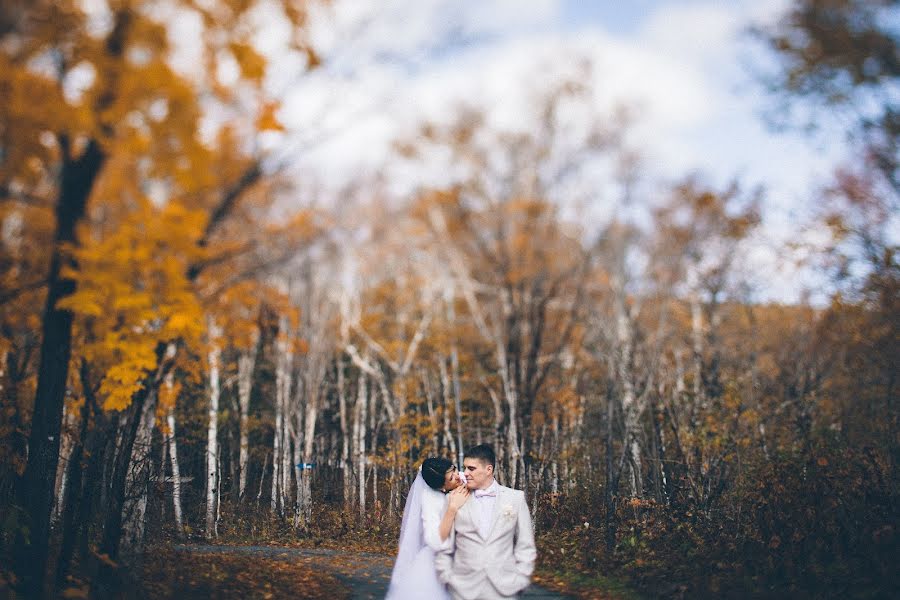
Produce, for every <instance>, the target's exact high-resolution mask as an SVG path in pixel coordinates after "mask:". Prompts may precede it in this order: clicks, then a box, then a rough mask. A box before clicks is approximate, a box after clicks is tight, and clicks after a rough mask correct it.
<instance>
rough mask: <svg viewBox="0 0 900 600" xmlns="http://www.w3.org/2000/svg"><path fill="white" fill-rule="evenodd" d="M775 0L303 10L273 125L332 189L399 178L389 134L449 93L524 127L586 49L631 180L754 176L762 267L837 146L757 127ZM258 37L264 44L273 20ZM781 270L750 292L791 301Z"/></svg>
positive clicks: (404, 2)
mask: <svg viewBox="0 0 900 600" xmlns="http://www.w3.org/2000/svg"><path fill="white" fill-rule="evenodd" d="M786 4H787V2H786V0H630V1H629V2H614V1H612V0H596V1H590V0H527V1H523V0H380V1H379V2H365V1H362V0H335V1H334V3H333V4H331V5H330V6H329V7H327V8H325V9H322V11H321V13H320V14H317V15H316V16H315V18H314V20H313V23H314V27H313V30H312V33H311V37H312V42H313V45H314V47H315V48H317V50H318V51H319V52H321V54H322V56H323V58H324V65H323V67H322V68H320V69H318V70H316V71H314V72H313V73H311V74H306V75H303V76H302V77H300V76H297V75H296V74H295V71H294V70H292V69H290V68H280V69H275V70H274V71H273V73H272V77H271V86H272V88H273V90H276V91H279V92H281V91H286V96H285V98H286V100H285V103H284V110H283V113H282V120H283V121H284V122H285V124H286V125H288V127H289V128H290V129H291V131H293V132H295V133H294V134H293V135H294V140H295V141H294V144H293V146H291V147H292V148H293V149H294V150H292V152H296V156H295V157H293V160H294V162H295V163H296V164H297V165H298V167H299V168H300V169H302V170H304V171H307V172H312V173H315V174H316V176H317V177H318V178H321V179H322V180H323V181H325V182H328V183H329V184H330V185H334V186H339V185H341V184H342V183H343V182H346V181H348V180H351V179H354V178H357V179H358V178H364V177H369V176H373V175H376V174H382V175H385V176H387V178H388V179H392V180H397V179H398V177H399V178H400V179H401V180H403V178H406V180H405V184H407V185H408V186H409V187H414V186H415V185H419V184H423V183H429V182H428V181H421V180H420V181H416V179H415V174H410V173H401V174H399V175H398V173H396V172H390V171H389V169H391V168H394V167H391V166H390V165H391V163H392V162H396V161H392V160H391V144H392V143H393V142H394V141H395V140H397V139H400V138H406V137H409V136H411V135H413V132H414V131H415V127H416V125H417V124H418V123H420V122H421V121H423V120H431V121H438V122H440V121H446V120H448V119H450V118H451V117H452V116H453V115H454V114H455V112H454V111H455V109H456V107H457V106H459V105H460V104H461V103H465V104H468V105H472V106H477V107H480V108H481V109H483V110H484V111H485V113H486V114H487V116H488V122H489V123H490V124H491V125H493V126H495V127H497V128H499V129H515V128H516V127H517V126H522V124H523V123H527V122H528V118H529V117H528V116H527V112H528V105H527V102H526V101H525V99H527V98H530V97H534V95H535V94H539V93H540V92H541V90H542V89H546V88H547V87H548V86H550V85H552V83H553V82H554V81H559V80H561V79H562V78H565V77H566V76H570V75H571V73H573V68H574V65H577V64H579V63H580V61H583V60H585V59H587V60H589V61H590V62H591V63H592V64H593V65H594V70H593V73H594V75H593V77H592V79H593V81H592V83H591V85H592V88H593V90H594V95H593V98H594V100H593V101H594V102H595V104H596V106H595V108H596V111H595V112H596V114H604V111H610V110H612V107H613V106H615V105H616V104H617V103H625V104H628V105H629V106H632V107H634V108H635V109H636V110H637V114H638V117H637V119H636V124H635V126H634V131H633V133H632V137H631V141H632V143H633V144H634V145H635V146H636V147H638V148H639V149H640V151H641V153H642V154H643V156H644V163H643V168H644V174H645V178H646V180H647V181H650V182H656V183H657V184H659V185H664V183H665V182H668V181H673V180H677V179H680V178H683V177H684V176H685V175H686V174H688V173H691V172H699V173H701V174H702V175H703V177H704V178H705V179H706V180H707V181H709V182H711V183H713V184H715V185H724V184H725V183H726V182H728V181H730V180H732V179H735V178H737V179H739V180H740V181H741V182H742V183H743V184H744V185H745V186H746V187H748V188H749V187H753V186H756V185H764V186H765V188H766V190H767V196H766V198H767V200H766V202H767V207H768V209H769V210H767V221H766V230H765V234H764V236H763V237H761V239H760V241H759V244H758V249H757V251H756V252H755V253H754V260H757V261H758V264H756V265H754V266H753V267H754V268H760V269H766V268H767V267H766V266H765V265H766V263H767V261H769V262H774V261H775V259H776V256H775V252H776V250H775V249H776V248H777V247H778V246H779V244H780V242H783V241H784V240H786V239H790V238H791V237H792V236H794V235H796V223H797V221H798V219H800V218H802V217H803V216H804V214H805V210H806V207H807V206H808V204H807V203H808V198H809V196H810V193H811V191H812V190H813V189H814V188H815V187H816V186H818V185H821V184H823V183H825V182H826V181H827V178H828V173H829V171H830V168H831V166H832V165H833V164H834V163H835V161H836V160H838V159H839V157H840V155H841V152H842V151H843V145H842V143H841V139H840V137H839V136H836V135H835V136H832V137H831V138H830V139H829V138H828V136H827V135H826V136H819V137H818V138H817V139H813V140H811V139H809V138H804V137H802V136H800V135H799V134H796V133H792V134H778V133H774V132H772V131H771V130H769V129H767V128H766V126H765V123H764V120H763V118H762V113H763V110H764V109H765V108H766V106H767V102H766V99H765V97H764V96H763V95H762V93H761V92H760V89H759V86H758V84H756V83H755V82H754V80H753V78H752V76H751V73H752V69H753V68H754V67H752V65H753V64H758V62H754V61H758V60H759V59H760V58H761V56H760V52H759V48H758V46H754V44H753V43H752V42H751V40H750V37H749V36H748V34H747V28H748V27H749V26H750V25H751V24H753V23H767V22H771V21H772V20H773V19H774V18H776V17H777V15H778V14H780V12H781V11H783V10H784V8H785V6H786ZM267 36H268V37H269V42H270V43H271V44H272V47H273V48H274V47H276V46H277V38H278V31H277V29H270V30H269V32H268V33H267ZM261 42H262V43H263V44H265V43H267V41H266V40H265V39H263V40H261ZM417 173H418V174H419V175H424V176H425V177H426V178H427V177H431V176H432V175H433V174H429V173H428V171H427V170H420V171H417ZM769 272H771V270H770V269H769ZM782 277H783V278H784V279H783V283H777V282H776V283H775V285H770V289H769V290H768V291H765V292H761V293H760V295H761V297H772V298H779V299H783V300H791V299H794V298H796V296H797V294H798V293H799V288H800V287H802V285H803V284H801V285H800V286H798V285H797V282H798V279H797V277H798V275H797V273H795V272H793V271H785V272H784V273H783V275H782ZM788 282H790V283H788ZM807 283H808V284H809V285H814V282H813V281H812V280H810V281H809V282H807Z"/></svg>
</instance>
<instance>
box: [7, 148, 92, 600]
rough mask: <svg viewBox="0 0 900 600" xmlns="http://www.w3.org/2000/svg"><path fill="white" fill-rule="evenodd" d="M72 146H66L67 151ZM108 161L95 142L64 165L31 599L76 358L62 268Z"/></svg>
mask: <svg viewBox="0 0 900 600" xmlns="http://www.w3.org/2000/svg"><path fill="white" fill-rule="evenodd" d="M67 145H68V144H64V149H65V150H66V152H67V151H68V149H67V148H65V146H67ZM104 159H105V155H104V153H103V151H102V150H101V148H100V146H99V144H98V143H97V142H96V141H94V140H91V141H90V142H89V143H88V145H87V147H86V148H85V150H84V153H83V154H82V155H81V156H80V157H78V158H77V159H74V160H73V159H66V160H65V161H64V162H63V165H62V173H61V181H60V195H59V199H58V201H57V204H56V235H55V239H54V248H53V255H52V258H51V261H50V272H49V275H48V277H47V300H46V305H45V307H44V315H43V321H42V327H41V334H42V338H41V357H40V366H39V368H38V382H37V391H36V393H35V398H34V413H33V416H32V420H31V435H30V437H29V440H28V464H27V466H26V468H25V475H24V478H23V481H22V485H21V486H20V498H19V501H20V503H21V504H20V505H21V506H22V507H27V511H28V513H29V515H28V516H29V534H28V537H29V539H28V542H25V541H24V540H20V544H21V546H20V548H21V550H20V552H18V553H17V555H18V557H19V559H20V562H19V565H18V566H19V572H20V575H21V577H22V580H23V582H24V585H25V590H26V594H27V596H28V597H30V598H42V597H43V596H44V594H45V585H44V584H45V575H46V571H47V560H48V549H49V537H50V510H51V508H52V506H53V496H54V486H55V484H56V467H57V462H58V459H59V434H60V429H61V424H62V414H63V404H64V402H65V394H66V380H67V379H68V375H69V358H70V355H71V342H72V313H71V311H68V310H62V309H59V308H58V307H57V302H59V300H60V299H62V298H64V297H66V296H68V295H69V294H71V293H72V292H73V291H74V290H75V282H74V281H73V280H72V279H69V278H67V277H64V276H63V275H62V268H63V267H64V266H66V265H69V264H70V263H71V257H70V256H68V255H67V253H66V250H65V246H67V245H71V244H74V243H75V242H76V239H75V228H76V226H77V225H78V223H79V221H81V219H82V218H83V216H84V214H85V207H86V205H87V200H88V197H89V196H90V194H91V189H92V188H93V185H94V182H95V181H96V179H97V175H98V174H99V173H100V169H101V168H102V166H103V162H104Z"/></svg>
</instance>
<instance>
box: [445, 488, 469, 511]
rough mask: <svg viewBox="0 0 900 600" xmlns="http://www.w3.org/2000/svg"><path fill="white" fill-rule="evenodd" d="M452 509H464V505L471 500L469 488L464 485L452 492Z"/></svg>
mask: <svg viewBox="0 0 900 600" xmlns="http://www.w3.org/2000/svg"><path fill="white" fill-rule="evenodd" d="M449 495H450V501H449V502H450V508H452V509H454V510H459V509H460V508H462V505H463V504H465V503H466V500H468V499H469V488H467V487H466V486H464V485H461V486H459V487H458V488H456V489H455V490H453V491H452V492H450V494H449Z"/></svg>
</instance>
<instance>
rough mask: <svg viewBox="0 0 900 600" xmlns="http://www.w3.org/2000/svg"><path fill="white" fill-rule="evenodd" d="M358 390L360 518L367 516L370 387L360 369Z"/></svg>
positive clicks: (355, 424) (356, 425)
mask: <svg viewBox="0 0 900 600" xmlns="http://www.w3.org/2000/svg"><path fill="white" fill-rule="evenodd" d="M356 389H357V392H356V394H357V395H356V409H355V410H354V411H353V415H354V420H353V433H354V438H355V440H356V465H357V467H356V468H357V477H358V478H359V481H358V484H359V487H358V489H359V491H358V493H357V497H358V499H359V518H360V520H362V519H364V518H365V516H366V408H367V406H366V404H367V402H368V395H369V392H368V389H367V387H366V374H365V373H363V372H362V371H360V373H359V383H358V385H357V388H356Z"/></svg>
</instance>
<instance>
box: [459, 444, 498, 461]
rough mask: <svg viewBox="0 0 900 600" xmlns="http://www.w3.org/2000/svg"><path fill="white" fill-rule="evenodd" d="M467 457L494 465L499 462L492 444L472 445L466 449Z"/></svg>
mask: <svg viewBox="0 0 900 600" xmlns="http://www.w3.org/2000/svg"><path fill="white" fill-rule="evenodd" d="M466 458H477V459H478V460H483V461H484V462H486V463H487V464H489V465H491V466H492V467H493V466H495V465H494V463H495V462H497V455H496V454H494V449H493V448H491V446H490V444H478V445H477V446H472V447H471V448H469V449H468V450H466Z"/></svg>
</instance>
